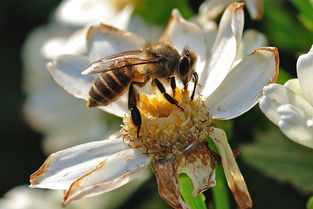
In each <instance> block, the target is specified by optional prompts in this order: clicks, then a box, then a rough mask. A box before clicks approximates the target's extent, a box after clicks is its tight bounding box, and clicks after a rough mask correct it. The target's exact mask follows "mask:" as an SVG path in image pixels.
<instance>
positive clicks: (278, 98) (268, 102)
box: [260, 84, 313, 125]
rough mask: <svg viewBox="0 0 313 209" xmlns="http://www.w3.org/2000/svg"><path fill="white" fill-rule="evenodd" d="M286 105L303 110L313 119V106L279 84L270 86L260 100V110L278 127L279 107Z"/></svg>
mask: <svg viewBox="0 0 313 209" xmlns="http://www.w3.org/2000/svg"><path fill="white" fill-rule="evenodd" d="M284 104H291V105H293V106H295V107H297V108H298V109H300V110H303V111H304V112H305V113H306V114H307V117H310V118H312V117H313V107H312V105H311V104H310V103H309V102H307V101H306V100H305V99H304V98H303V97H301V96H299V95H297V94H296V93H295V92H294V91H291V90H290V89H288V88H286V87H285V86H282V85H279V84H270V85H268V86H266V87H265V88H264V90H263V96H262V98H261V100H260V108H261V110H262V111H263V113H264V114H265V115H266V116H267V117H268V118H269V119H270V120H271V121H272V122H273V123H275V124H276V125H278V122H279V120H280V114H279V113H278V107H279V106H281V105H284Z"/></svg>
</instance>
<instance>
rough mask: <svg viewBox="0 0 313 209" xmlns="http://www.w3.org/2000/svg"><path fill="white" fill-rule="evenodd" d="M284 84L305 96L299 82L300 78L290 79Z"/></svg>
mask: <svg viewBox="0 0 313 209" xmlns="http://www.w3.org/2000/svg"><path fill="white" fill-rule="evenodd" d="M284 86H286V87H287V88H289V89H290V90H292V91H294V92H295V93H296V94H298V95H300V96H302V97H303V98H305V97H304V94H303V91H302V89H301V86H300V83H299V79H297V78H294V79H290V80H288V81H287V82H286V83H285V84H284Z"/></svg>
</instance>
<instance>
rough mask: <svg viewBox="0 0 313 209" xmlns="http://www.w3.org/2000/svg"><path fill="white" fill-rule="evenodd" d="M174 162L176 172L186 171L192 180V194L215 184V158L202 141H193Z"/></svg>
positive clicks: (196, 193)
mask: <svg viewBox="0 0 313 209" xmlns="http://www.w3.org/2000/svg"><path fill="white" fill-rule="evenodd" d="M175 162H176V168H177V173H178V174H179V173H186V174H187V175H188V176H189V178H190V179H191V180H192V184H193V186H194V191H193V192H192V195H193V196H196V195H198V194H199V193H201V192H203V191H205V190H207V189H209V188H211V187H213V186H215V160H213V158H212V156H211V154H210V152H209V150H208V148H207V146H206V145H205V144H204V143H200V142H196V143H194V144H193V145H192V146H190V147H189V148H188V149H186V150H185V151H184V152H182V153H181V154H179V155H178V156H177V158H176V161H175Z"/></svg>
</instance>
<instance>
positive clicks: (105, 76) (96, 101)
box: [87, 68, 132, 107]
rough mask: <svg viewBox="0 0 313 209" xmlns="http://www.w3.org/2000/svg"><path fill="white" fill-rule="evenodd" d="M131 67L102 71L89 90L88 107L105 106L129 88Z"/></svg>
mask: <svg viewBox="0 0 313 209" xmlns="http://www.w3.org/2000/svg"><path fill="white" fill-rule="evenodd" d="M131 70H132V69H131V68H122V69H119V70H112V71H108V72H105V73H100V75H99V77H98V78H97V79H96V80H95V81H94V83H93V85H92V87H91V89H90V90H89V99H88V104H87V106H88V107H95V106H105V105H108V104H110V103H111V102H114V101H115V100H117V99H118V98H119V97H120V96H121V95H123V94H124V93H125V91H127V90H128V87H129V84H130V82H131V80H132V75H131Z"/></svg>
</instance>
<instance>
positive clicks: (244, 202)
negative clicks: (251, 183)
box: [230, 184, 252, 209]
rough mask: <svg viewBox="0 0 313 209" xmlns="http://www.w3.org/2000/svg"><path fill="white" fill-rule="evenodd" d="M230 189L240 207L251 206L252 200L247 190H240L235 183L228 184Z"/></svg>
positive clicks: (242, 208)
mask: <svg viewBox="0 0 313 209" xmlns="http://www.w3.org/2000/svg"><path fill="white" fill-rule="evenodd" d="M230 189H231V191H232V193H233V195H234V197H235V200H236V202H237V204H238V206H239V208H240V209H248V208H252V200H251V197H250V194H249V193H248V192H246V191H242V190H240V189H239V188H238V187H237V186H236V184H233V185H230Z"/></svg>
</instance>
